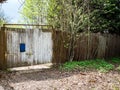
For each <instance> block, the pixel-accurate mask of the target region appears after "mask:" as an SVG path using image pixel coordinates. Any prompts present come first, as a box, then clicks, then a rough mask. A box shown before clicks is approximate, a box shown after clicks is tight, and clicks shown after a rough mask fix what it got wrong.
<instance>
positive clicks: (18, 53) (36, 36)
mask: <svg viewBox="0 0 120 90" xmlns="http://www.w3.org/2000/svg"><path fill="white" fill-rule="evenodd" d="M69 38H70V36H69V34H68V33H67V32H62V31H56V30H52V29H48V28H47V29H43V28H36V29H23V28H10V27H3V28H1V30H0V69H6V68H11V67H19V66H26V65H35V64H41V63H49V62H52V63H55V64H59V63H64V62H66V61H68V50H69ZM74 51H75V53H74V60H77V61H79V60H85V59H94V58H110V57H119V56H120V36H118V35H111V34H99V33H91V34H89V35H88V34H86V33H80V34H78V35H77V38H76V41H75V48H74Z"/></svg>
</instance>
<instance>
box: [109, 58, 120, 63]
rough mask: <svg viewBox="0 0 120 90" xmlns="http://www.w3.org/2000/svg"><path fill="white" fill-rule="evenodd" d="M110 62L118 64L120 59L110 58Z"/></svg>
mask: <svg viewBox="0 0 120 90" xmlns="http://www.w3.org/2000/svg"><path fill="white" fill-rule="evenodd" d="M110 61H111V62H112V63H115V64H120V58H112V59H111V60H110Z"/></svg>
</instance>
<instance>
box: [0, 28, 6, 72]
mask: <svg viewBox="0 0 120 90" xmlns="http://www.w3.org/2000/svg"><path fill="white" fill-rule="evenodd" d="M6 50H7V40H6V33H5V27H1V30H0V69H1V70H6V69H7V59H6Z"/></svg>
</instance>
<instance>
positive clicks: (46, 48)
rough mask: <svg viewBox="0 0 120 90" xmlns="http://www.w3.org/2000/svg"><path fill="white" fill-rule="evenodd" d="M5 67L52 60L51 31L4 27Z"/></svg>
mask: <svg viewBox="0 0 120 90" xmlns="http://www.w3.org/2000/svg"><path fill="white" fill-rule="evenodd" d="M5 34H6V40H7V51H6V60H7V67H9V68H11V67H19V66H26V65H35V64H41V63H50V62H52V53H53V50H52V48H53V42H52V33H51V32H50V31H46V32H44V31H43V30H41V29H13V28H12V29H11V28H6V29H5Z"/></svg>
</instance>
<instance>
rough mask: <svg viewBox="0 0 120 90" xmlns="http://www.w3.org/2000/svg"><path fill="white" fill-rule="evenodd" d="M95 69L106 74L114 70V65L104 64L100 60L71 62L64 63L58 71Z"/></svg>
mask: <svg viewBox="0 0 120 90" xmlns="http://www.w3.org/2000/svg"><path fill="white" fill-rule="evenodd" d="M76 68H77V69H96V70H99V71H101V72H107V71H109V70H112V69H113V68H114V65H112V64H110V63H108V62H106V61H105V60H102V59H96V60H85V61H73V62H66V63H65V64H63V65H62V66H60V69H62V70H68V71H70V70H74V69H76Z"/></svg>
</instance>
